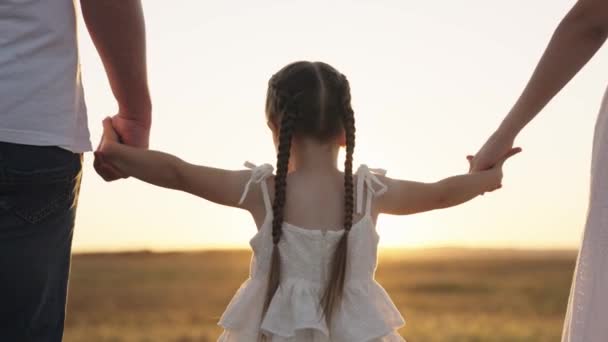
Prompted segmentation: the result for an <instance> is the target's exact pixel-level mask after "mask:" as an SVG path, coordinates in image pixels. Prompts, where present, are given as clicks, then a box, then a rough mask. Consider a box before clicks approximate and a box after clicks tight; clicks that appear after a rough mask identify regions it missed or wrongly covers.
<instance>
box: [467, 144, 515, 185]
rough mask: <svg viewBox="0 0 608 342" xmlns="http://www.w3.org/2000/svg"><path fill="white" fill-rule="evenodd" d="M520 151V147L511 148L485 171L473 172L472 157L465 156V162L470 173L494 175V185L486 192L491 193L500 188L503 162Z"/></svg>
mask: <svg viewBox="0 0 608 342" xmlns="http://www.w3.org/2000/svg"><path fill="white" fill-rule="evenodd" d="M521 151H522V149H521V148H520V147H515V148H511V149H510V150H509V151H507V153H505V154H504V155H503V156H502V157H501V158H500V159H498V161H497V162H496V164H494V165H493V166H492V167H490V168H489V169H487V170H485V171H477V170H474V168H473V164H474V159H475V157H474V156H467V160H468V161H469V166H470V169H471V170H472V171H470V173H476V172H492V173H493V174H494V175H495V177H496V179H495V184H494V185H492V186H491V187H490V189H488V191H487V192H492V191H494V190H498V189H500V188H502V176H503V173H502V167H503V165H504V163H505V161H507V159H509V158H511V157H513V156H514V155H516V154H518V153H520V152H521ZM482 195H483V194H482Z"/></svg>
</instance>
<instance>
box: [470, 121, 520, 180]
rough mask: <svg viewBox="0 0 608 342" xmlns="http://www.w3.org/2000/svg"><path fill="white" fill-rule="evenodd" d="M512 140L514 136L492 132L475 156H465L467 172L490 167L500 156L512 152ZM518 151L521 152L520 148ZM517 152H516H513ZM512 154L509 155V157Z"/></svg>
mask: <svg viewBox="0 0 608 342" xmlns="http://www.w3.org/2000/svg"><path fill="white" fill-rule="evenodd" d="M514 140H515V139H514V137H512V136H510V135H506V134H503V133H501V132H500V131H497V132H496V133H494V134H492V136H491V137H490V138H489V139H488V141H486V143H485V144H484V145H483V146H482V147H481V149H480V150H479V152H477V154H476V155H475V156H473V157H472V158H471V156H468V157H467V159H468V160H469V165H470V169H469V172H475V171H482V170H488V169H491V168H492V167H493V166H494V165H495V164H497V163H498V162H499V160H501V156H503V158H504V156H506V155H508V154H509V153H511V152H513V150H514V149H513V142H514ZM519 152H521V149H520V150H519ZM519 152H516V153H515V154H517V153H519ZM512 155H513V154H511V155H509V157H510V156H512ZM507 158H508V157H507ZM503 162H504V159H503Z"/></svg>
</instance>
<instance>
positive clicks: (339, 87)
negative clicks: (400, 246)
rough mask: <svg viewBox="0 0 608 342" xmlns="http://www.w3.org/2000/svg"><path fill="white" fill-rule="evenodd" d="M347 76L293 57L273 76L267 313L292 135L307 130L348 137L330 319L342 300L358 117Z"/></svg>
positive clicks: (327, 308) (277, 272) (326, 137)
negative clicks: (274, 148)
mask: <svg viewBox="0 0 608 342" xmlns="http://www.w3.org/2000/svg"><path fill="white" fill-rule="evenodd" d="M350 102H351V96H350V87H349V84H348V80H347V79H346V77H344V75H342V74H340V73H339V72H338V71H336V70H335V69H334V68H332V67H331V66H329V65H328V64H325V63H321V62H315V63H311V62H296V63H292V64H290V65H288V66H286V67H284V68H283V69H281V70H280V71H279V72H278V73H276V74H275V75H274V76H273V77H272V78H271V79H270V81H269V87H268V94H267V98H266V115H267V118H268V121H269V122H271V123H272V125H273V126H274V127H277V128H278V129H279V137H278V140H279V143H278V148H277V150H278V151H277V152H278V153H277V172H276V176H275V194H274V196H275V197H274V202H273V206H272V210H273V220H272V242H273V250H272V258H271V259H272V261H271V265H270V271H269V275H268V289H267V293H266V299H265V301H264V310H263V313H264V314H265V313H266V312H267V310H268V306H269V305H270V302H271V300H272V297H273V296H274V294H275V293H276V291H277V289H278V287H279V283H280V278H281V269H280V268H281V263H280V260H281V258H280V253H279V247H278V243H279V241H280V240H281V236H282V225H283V221H284V217H285V213H284V207H285V202H286V189H287V172H288V167H289V158H290V151H291V144H292V140H293V137H295V136H306V137H312V138H315V139H317V140H319V141H321V142H327V141H330V140H331V139H335V138H336V137H338V136H339V135H340V134H342V132H344V134H345V137H346V161H345V162H344V234H343V236H342V237H341V239H340V241H339V243H338V245H337V247H336V251H335V252H334V260H333V263H332V270H331V275H330V277H329V282H328V284H327V288H326V290H325V293H324V294H323V297H322V298H321V303H320V304H321V308H322V310H323V312H324V314H325V317H326V320H327V321H328V322H329V321H330V319H331V316H332V312H333V310H334V308H335V307H336V305H337V304H338V303H339V302H340V300H341V297H342V292H343V288H344V279H345V275H346V258H347V255H348V253H347V244H348V235H349V232H350V229H351V227H352V223H353V208H354V195H353V153H354V149H355V119H354V112H353V109H352V107H351V103H350Z"/></svg>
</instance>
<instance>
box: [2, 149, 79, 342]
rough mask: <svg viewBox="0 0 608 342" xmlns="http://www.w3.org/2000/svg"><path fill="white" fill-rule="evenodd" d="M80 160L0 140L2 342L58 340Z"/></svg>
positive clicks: (60, 329) (66, 154) (65, 295)
mask: <svg viewBox="0 0 608 342" xmlns="http://www.w3.org/2000/svg"><path fill="white" fill-rule="evenodd" d="M81 172H82V155H80V154H74V153H71V152H69V151H66V150H63V149H60V148H57V147H40V146H27V145H16V144H9V143H4V142H0V341H2V342H5V341H6V342H38V341H41V342H42V341H44V342H58V341H61V340H62V335H63V324H64V320H65V311H66V309H65V308H66V298H67V288H68V276H69V273H70V254H71V250H72V236H73V232H74V217H75V214H76V204H77V200H78V192H79V189H80V178H81Z"/></svg>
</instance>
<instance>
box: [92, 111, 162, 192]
mask: <svg viewBox="0 0 608 342" xmlns="http://www.w3.org/2000/svg"><path fill="white" fill-rule="evenodd" d="M103 126H104V130H103V136H102V138H101V142H100V143H99V146H98V147H97V152H95V161H94V162H93V167H94V168H95V171H96V172H97V173H98V174H99V175H100V176H101V177H102V178H103V179H104V180H105V181H106V182H111V181H115V180H117V179H121V178H127V177H126V176H124V175H123V174H121V173H120V172H119V171H118V170H117V169H116V168H114V167H113V166H112V165H111V164H109V163H107V162H106V161H105V160H104V157H103V150H104V143H109V142H121V143H123V144H125V145H129V146H133V147H138V148H144V149H147V148H148V145H149V140H150V125H149V124H145V123H141V122H138V121H137V120H133V119H129V118H127V117H126V116H125V115H124V114H121V113H118V114H116V115H114V117H112V118H109V117H108V118H105V119H104V121H103Z"/></svg>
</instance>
